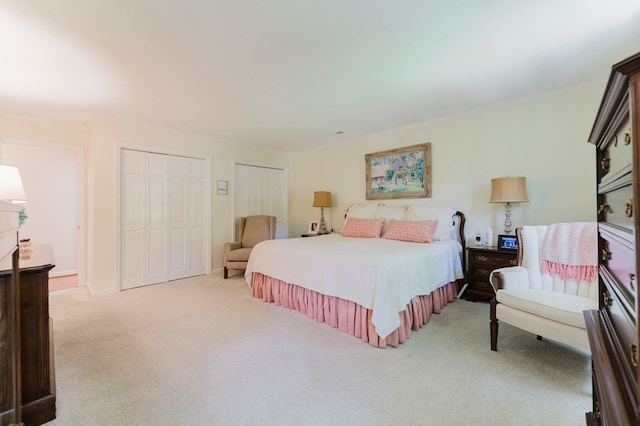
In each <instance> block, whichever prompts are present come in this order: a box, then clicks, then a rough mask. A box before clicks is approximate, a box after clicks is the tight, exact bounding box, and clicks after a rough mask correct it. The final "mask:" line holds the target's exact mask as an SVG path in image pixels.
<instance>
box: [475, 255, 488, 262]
mask: <svg viewBox="0 0 640 426" xmlns="http://www.w3.org/2000/svg"><path fill="white" fill-rule="evenodd" d="M477 259H478V261H480V262H486V261H487V260H489V258H488V257H487V256H478V257H477Z"/></svg>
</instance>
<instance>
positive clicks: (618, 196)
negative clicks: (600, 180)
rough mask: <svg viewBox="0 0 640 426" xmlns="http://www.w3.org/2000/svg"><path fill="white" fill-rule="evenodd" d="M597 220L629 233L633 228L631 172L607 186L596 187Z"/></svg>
mask: <svg viewBox="0 0 640 426" xmlns="http://www.w3.org/2000/svg"><path fill="white" fill-rule="evenodd" d="M598 192H599V197H598V220H599V221H601V222H606V223H608V224H612V225H616V226H619V227H623V228H625V229H628V230H629V231H631V230H632V229H633V226H634V222H633V220H634V219H633V216H634V214H636V213H637V212H634V211H633V187H632V185H631V170H629V172H628V173H626V174H625V175H623V176H622V177H621V178H620V179H618V180H616V181H613V182H611V183H610V184H609V185H606V186H604V185H600V186H599V187H598Z"/></svg>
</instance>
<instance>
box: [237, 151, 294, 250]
mask: <svg viewBox="0 0 640 426" xmlns="http://www.w3.org/2000/svg"><path fill="white" fill-rule="evenodd" d="M286 182H287V172H286V171H285V170H283V169H278V168H274V167H263V166H254V165H248V164H240V163H236V165H235V167H234V185H233V187H234V190H233V194H234V216H235V218H238V217H242V216H250V215H259V214H266V215H271V216H275V217H276V218H277V223H276V238H287V236H288V232H287V229H288V215H287V209H286V206H287V203H288V201H287V185H286Z"/></svg>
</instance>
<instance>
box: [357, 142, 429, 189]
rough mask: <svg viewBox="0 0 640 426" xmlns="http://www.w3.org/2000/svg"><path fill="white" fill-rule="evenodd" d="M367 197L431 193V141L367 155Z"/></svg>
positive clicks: (365, 157) (365, 158) (365, 159)
mask: <svg viewBox="0 0 640 426" xmlns="http://www.w3.org/2000/svg"><path fill="white" fill-rule="evenodd" d="M364 161H365V167H366V173H367V176H366V182H367V183H366V185H367V193H366V198H367V200H389V199H393V198H427V197H431V143H423V144H420V145H413V146H407V147H404V148H396V149H390V150H388V151H380V152H374V153H371V154H366V155H365V156H364Z"/></svg>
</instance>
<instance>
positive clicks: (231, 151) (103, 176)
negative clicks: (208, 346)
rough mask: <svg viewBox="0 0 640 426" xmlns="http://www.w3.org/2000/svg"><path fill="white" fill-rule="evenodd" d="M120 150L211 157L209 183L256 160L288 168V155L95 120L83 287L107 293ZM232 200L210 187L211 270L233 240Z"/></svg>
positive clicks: (113, 278)
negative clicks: (86, 268)
mask: <svg viewBox="0 0 640 426" xmlns="http://www.w3.org/2000/svg"><path fill="white" fill-rule="evenodd" d="M120 146H126V147H138V148H151V149H156V150H159V151H160V152H169V153H171V152H175V153H185V154H189V153H191V154H193V155H194V156H203V157H208V158H210V159H211V171H210V177H211V181H212V182H215V181H216V180H217V179H223V180H227V181H229V185H230V187H229V193H230V194H232V193H233V188H231V185H232V182H233V164H234V161H245V162H259V163H261V164H270V165H273V166H278V167H282V168H285V169H289V167H290V161H291V154H288V153H284V152H281V151H277V150H271V149H264V148H259V147H256V146H251V145H245V144H239V143H229V142H223V141H219V140H215V139H213V138H210V137H206V136H202V135H196V134H191V133H184V132H179V131H175V130H170V129H163V128H158V127H153V126H147V125H142V124H136V123H130V122H125V121H121V120H111V119H106V118H96V119H94V120H93V121H92V123H91V137H90V142H89V155H88V156H89V170H90V175H89V194H90V196H89V200H88V221H89V222H88V228H89V232H90V235H89V246H88V255H89V256H88V257H89V260H88V266H89V271H90V273H89V282H88V285H89V287H90V288H91V290H92V291H93V292H109V291H114V290H115V289H116V287H115V286H116V283H117V282H118V276H117V272H118V265H117V263H118V262H117V253H118V244H119V239H118V227H117V222H118V190H117V182H118V167H117V163H118V162H117V157H118V149H119V147H120ZM232 208H233V198H232V196H231V195H217V194H216V192H215V185H211V211H212V218H211V223H212V227H211V241H212V244H211V247H212V260H211V264H212V269H214V270H217V269H220V268H222V261H223V254H224V253H223V249H224V247H223V246H224V243H225V242H227V241H231V240H232V238H233V217H232Z"/></svg>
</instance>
